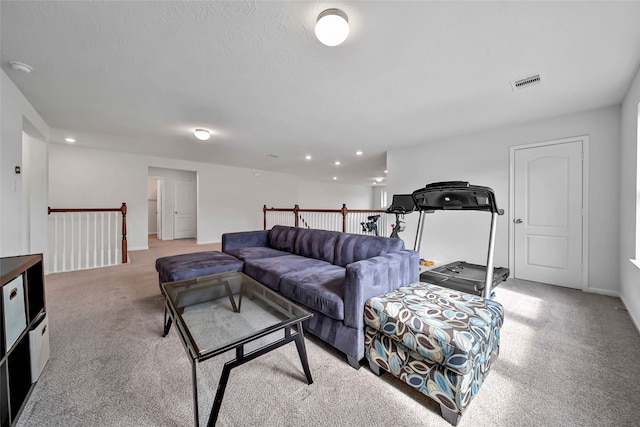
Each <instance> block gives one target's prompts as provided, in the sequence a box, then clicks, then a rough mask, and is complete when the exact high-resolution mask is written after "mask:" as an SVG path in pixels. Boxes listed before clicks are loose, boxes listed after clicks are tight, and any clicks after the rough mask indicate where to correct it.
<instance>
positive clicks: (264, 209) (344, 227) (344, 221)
mask: <svg viewBox="0 0 640 427" xmlns="http://www.w3.org/2000/svg"><path fill="white" fill-rule="evenodd" d="M267 212H292V213H293V214H294V215H295V219H294V227H299V226H300V221H299V220H300V215H299V213H300V212H313V213H337V214H341V215H342V232H346V230H347V215H348V214H349V213H366V212H375V213H380V214H383V213H385V212H386V211H385V210H384V209H347V205H346V204H344V203H343V204H342V208H340V209H301V208H300V206H298V205H295V206H294V207H293V208H268V207H267V205H264V206H263V207H262V214H263V216H264V219H263V227H264V228H263V229H264V230H266V229H267ZM303 221H304V219H303Z"/></svg>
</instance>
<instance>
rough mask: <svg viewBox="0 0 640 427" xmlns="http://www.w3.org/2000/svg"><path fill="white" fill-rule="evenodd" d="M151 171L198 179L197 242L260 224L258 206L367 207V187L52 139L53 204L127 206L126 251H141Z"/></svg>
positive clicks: (259, 226) (145, 240) (144, 235)
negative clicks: (169, 171)
mask: <svg viewBox="0 0 640 427" xmlns="http://www.w3.org/2000/svg"><path fill="white" fill-rule="evenodd" d="M149 168H165V169H177V170H185V171H194V172H196V173H197V177H198V209H197V214H196V215H197V218H198V227H197V230H198V233H197V241H198V243H201V244H203V243H215V242H220V240H221V238H222V234H223V233H225V232H229V231H242V230H257V229H261V228H262V226H263V214H262V207H263V205H265V204H266V205H267V206H269V207H293V206H294V205H295V204H298V205H300V206H301V207H305V208H307V207H308V208H309V209H311V208H320V207H325V206H337V207H338V208H339V207H340V206H342V203H346V204H347V207H349V208H353V209H368V208H369V206H371V197H372V196H371V191H370V188H369V187H368V186H362V187H360V186H355V185H346V184H340V183H334V182H327V183H324V182H319V181H310V180H305V179H302V178H300V177H298V176H293V175H288V174H283V173H277V172H269V171H260V173H259V174H258V176H256V175H254V172H255V170H252V169H244V168H237V167H231V166H224V165H214V164H209V163H199V162H189V161H183V160H175V159H165V158H161V157H153V156H143V155H136V154H128V153H121V152H116V151H106V150H96V149H90V148H83V147H78V146H71V145H63V144H51V145H50V149H49V180H50V185H49V201H50V205H51V207H62V208H71V207H119V206H120V204H121V203H122V202H126V203H127V208H128V213H127V231H128V233H127V240H128V244H129V249H130V250H136V249H145V248H147V247H148V243H147V239H148V236H147V230H148V227H147V222H148V201H147V198H148V176H149V175H150V174H149Z"/></svg>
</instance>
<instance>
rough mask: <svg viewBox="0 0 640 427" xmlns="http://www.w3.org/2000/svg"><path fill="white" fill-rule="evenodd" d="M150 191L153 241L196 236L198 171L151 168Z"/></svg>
mask: <svg viewBox="0 0 640 427" xmlns="http://www.w3.org/2000/svg"><path fill="white" fill-rule="evenodd" d="M147 193H148V200H147V203H148V228H147V230H148V233H147V234H148V235H149V239H150V240H152V239H153V240H156V239H157V240H160V241H161V240H175V239H195V238H196V236H197V173H196V172H194V171H184V170H178V169H165V168H156V167H149V172H148V180H147Z"/></svg>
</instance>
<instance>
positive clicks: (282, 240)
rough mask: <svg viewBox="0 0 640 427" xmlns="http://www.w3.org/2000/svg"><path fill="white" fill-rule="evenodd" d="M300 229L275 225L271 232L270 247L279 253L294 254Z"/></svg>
mask: <svg viewBox="0 0 640 427" xmlns="http://www.w3.org/2000/svg"><path fill="white" fill-rule="evenodd" d="M298 230H299V229H298V228H296V227H286V226H284V225H274V226H273V228H272V229H271V231H269V247H270V248H273V249H277V250H279V251H287V252H291V253H293V252H294V245H295V243H296V236H297V235H298Z"/></svg>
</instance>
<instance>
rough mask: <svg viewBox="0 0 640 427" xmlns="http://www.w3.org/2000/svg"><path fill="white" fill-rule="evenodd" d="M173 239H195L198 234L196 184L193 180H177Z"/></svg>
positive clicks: (174, 182)
mask: <svg viewBox="0 0 640 427" xmlns="http://www.w3.org/2000/svg"><path fill="white" fill-rule="evenodd" d="M173 184H174V186H173V188H174V198H173V203H174V210H173V214H174V215H173V238H174V239H186V238H191V237H195V236H196V233H195V230H196V197H195V185H194V184H195V183H194V181H193V180H192V179H175V180H174V181H173Z"/></svg>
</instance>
